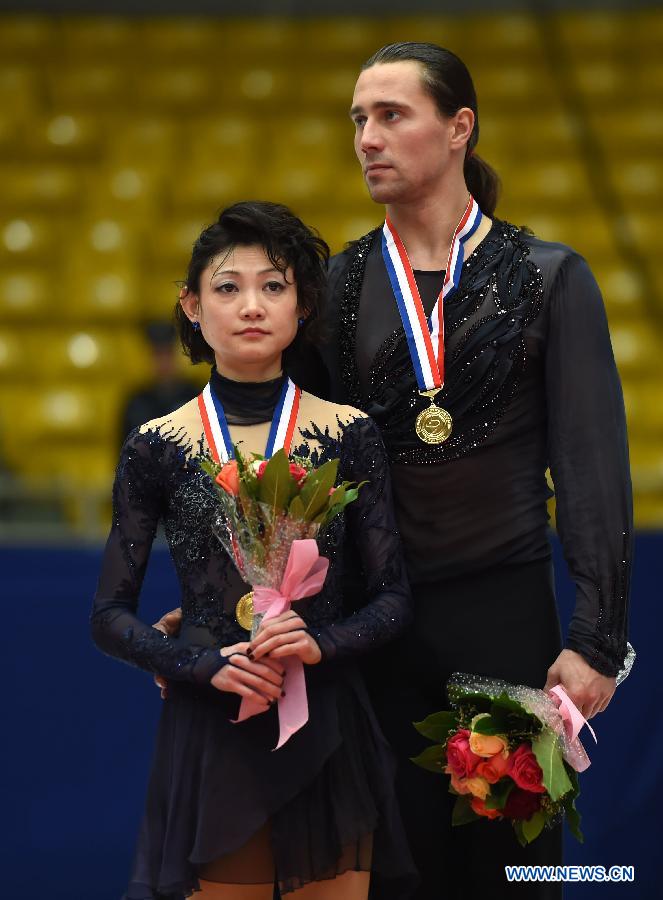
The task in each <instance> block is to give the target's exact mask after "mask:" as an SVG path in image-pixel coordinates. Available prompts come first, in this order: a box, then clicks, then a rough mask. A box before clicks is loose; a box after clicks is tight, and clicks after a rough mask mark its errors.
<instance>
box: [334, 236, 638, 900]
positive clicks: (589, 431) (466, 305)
mask: <svg viewBox="0 0 663 900" xmlns="http://www.w3.org/2000/svg"><path fill="white" fill-rule="evenodd" d="M379 236H380V232H379V231H374V232H371V233H370V234H368V235H366V236H365V237H364V238H362V239H361V240H359V241H358V242H356V243H355V244H353V245H352V246H350V247H349V248H348V249H347V250H346V251H345V252H344V253H342V254H339V255H338V256H336V257H334V258H333V259H332V261H331V264H330V288H329V294H328V306H327V309H326V313H325V315H326V333H327V336H328V342H327V346H326V348H325V351H324V360H325V364H326V368H327V378H328V382H327V390H328V393H329V395H330V396H331V398H332V399H333V400H335V401H337V402H350V403H352V404H353V405H355V406H357V407H359V408H361V409H363V410H365V411H366V412H368V413H369V415H371V416H372V417H373V419H374V420H375V421H376V422H377V424H378V426H379V428H380V430H381V433H382V435H383V438H384V441H385V445H386V447H387V453H388V456H389V461H390V464H391V472H392V480H393V485H394V497H395V504H396V514H397V521H398V526H399V529H400V531H401V534H402V536H403V542H404V547H405V554H406V560H407V564H408V571H409V576H410V581H411V585H412V591H413V597H414V603H415V619H414V626H413V628H412V629H411V630H410V631H409V632H408V633H407V635H406V636H405V637H404V638H403V639H402V640H400V641H399V642H397V644H395V645H392V646H391V647H389V648H386V649H385V651H384V652H383V654H381V655H382V656H383V657H384V658H383V660H382V664H381V665H378V664H376V663H375V662H373V661H372V662H371V670H370V671H369V672H368V675H369V677H370V679H371V681H372V683H373V688H372V690H373V693H374V698H375V702H376V704H377V710H378V715H379V718H380V721H381V724H382V725H383V727H384V729H385V733H386V734H387V736H388V737H389V739H390V741H391V742H392V744H393V745H394V747H395V748H396V750H397V752H398V756H399V760H400V772H399V782H400V783H399V796H400V800H401V808H402V810H403V813H404V816H405V823H406V829H407V831H408V837H409V838H410V842H411V846H412V848H413V852H414V854H415V860H416V862H417V865H418V866H419V868H420V870H421V871H422V873H423V876H424V879H423V885H422V887H421V889H420V893H419V894H417V895H416V896H417V897H418V898H421V900H427V898H429V897H433V896H435V897H437V896H444V897H445V898H448V900H452V898H456V897H459V898H460V897H466V896H470V895H469V894H466V893H463V891H464V887H463V885H464V884H465V879H466V878H467V876H468V873H469V872H472V878H473V882H472V883H473V887H474V888H475V889H476V894H477V896H478V895H479V893H480V892H483V891H484V890H490V891H491V892H493V893H494V892H495V891H498V892H499V891H501V890H505V882H504V872H503V866H504V863H505V862H508V863H511V862H517V861H526V862H552V863H555V862H558V861H559V859H560V854H561V841H560V840H559V837H558V835H555V834H554V833H553V834H551V835H546V836H544V837H543V838H541V839H539V840H538V841H537V842H535V844H534V845H532V847H531V848H529V850H528V851H527V852H525V851H521V849H520V848H519V847H518V845H517V844H516V843H515V841H514V840H513V837H512V835H511V834H510V832H509V826H506V825H505V827H504V828H501V824H500V823H497V824H495V823H490V826H486V824H485V823H478V825H477V826H469V827H467V828H458V829H453V831H452V830H451V829H450V827H449V822H450V810H449V806H448V804H449V799H448V795H447V793H446V784H444V779H439V780H436V779H434V778H432V777H431V776H429V775H428V774H427V773H425V772H421V771H420V770H418V769H416V768H415V767H414V766H412V765H411V763H410V762H409V757H411V756H413V755H415V754H416V753H418V752H420V750H421V749H422V747H423V745H424V742H422V741H421V740H420V738H419V736H418V735H417V734H416V733H415V732H414V730H413V729H412V727H411V722H412V720H413V719H421V718H423V717H425V716H426V715H427V714H428V713H430V712H432V711H434V710H436V709H440V708H442V707H443V706H444V705H445V699H444V696H443V684H444V683H445V680H446V679H447V677H448V676H449V675H450V674H451V672H453V671H454V670H460V671H466V672H471V673H475V674H484V675H488V676H493V677H498V678H504V679H506V680H509V681H513V682H516V683H525V684H531V685H532V686H535V687H543V684H544V682H545V679H546V672H547V668H548V666H550V665H551V663H552V662H553V661H554V659H555V658H556V656H557V654H558V653H559V651H560V649H561V647H562V643H561V635H560V631H559V624H558V620H557V613H556V607H555V598H554V588H553V578H552V564H551V549H550V543H549V536H548V515H547V507H546V501H547V499H548V498H549V497H550V490H549V488H548V485H547V481H546V470H547V469H548V467H549V468H550V471H551V474H552V479H553V481H554V484H555V494H556V498H557V525H558V530H559V534H560V538H561V541H562V546H563V550H564V554H565V557H566V560H567V563H568V565H569V569H570V573H571V576H572V577H573V579H574V581H575V584H576V589H577V590H576V596H577V602H576V608H575V613H574V616H573V619H572V622H571V624H570V627H569V629H568V633H567V635H566V643H565V646H566V647H568V648H570V649H572V650H575V651H577V652H578V653H580V654H581V655H582V656H583V657H584V658H585V659H586V660H587V661H588V662H589V663H590V665H592V666H593V667H594V668H595V669H596V670H598V671H599V672H601V673H603V674H606V675H615V674H616V673H617V672H618V671H619V669H620V668H621V666H622V664H623V662H624V659H625V656H626V650H627V646H626V639H627V618H628V617H627V598H628V591H629V573H630V560H631V544H632V508H631V490H630V477H629V468H628V450H627V440H626V426H625V416H624V406H623V400H622V394H621V388H620V384H619V377H618V375H617V370H616V367H615V363H614V358H613V354H612V349H611V345H610V338H609V334H608V328H607V322H606V317H605V312H604V308H603V302H602V298H601V295H600V292H599V289H598V287H597V285H596V282H595V280H594V278H593V276H592V274H591V272H590V270H589V267H588V266H587V264H586V262H585V261H584V260H583V259H582V257H580V256H579V255H578V254H576V253H575V252H574V251H572V250H571V249H570V248H568V247H565V246H563V245H560V244H552V243H546V242H543V241H540V240H538V239H537V238H535V237H534V236H533V235H531V234H529V233H527V232H525V231H523V230H521V229H518V228H516V227H514V226H512V225H509V224H508V223H505V222H501V221H499V220H494V221H493V223H492V226H491V229H490V231H489V232H488V234H487V236H486V237H485V238H484V239H483V240H482V241H481V242H480V244H479V245H478V247H477V249H476V250H475V251H474V252H473V253H472V254H471V255H470V256H469V257H468V259H467V260H466V261H465V263H464V265H463V270H462V275H461V280H460V284H459V287H458V290H457V291H456V292H455V293H453V294H452V295H451V296H450V297H449V298H448V300H447V301H445V305H444V322H445V348H446V353H445V369H446V381H445V385H444V389H443V391H442V392H441V393H440V394H439V395H438V397H437V398H436V402H437V403H438V404H439V405H440V406H442V407H444V408H445V409H447V410H448V411H449V413H450V414H451V415H452V417H453V422H454V425H453V432H452V434H451V437H450V438H449V440H448V441H447V442H446V443H444V444H441V445H438V446H429V445H426V444H424V443H422V442H421V441H420V440H419V438H418V437H417V435H416V432H415V427H414V424H415V419H416V416H417V415H418V413H419V412H420V411H421V410H423V409H424V408H425V407H426V406H427V405H428V403H429V401H428V400H427V399H425V398H423V397H421V396H420V395H419V393H418V389H417V383H416V379H415V375H414V369H413V365H412V362H411V359H410V354H409V349H408V345H407V340H406V337H405V333H404V330H403V327H402V323H401V320H400V316H399V312H398V309H397V306H396V302H395V299H394V296H393V292H392V289H391V285H390V282H389V278H388V275H387V272H386V268H385V266H384V262H383V259H382V254H381V247H380V239H379ZM443 274H444V273H443V272H416V271H415V277H416V280H417V284H418V286H419V291H420V294H421V297H422V302H423V304H424V308H425V311H426V314H427V315H430V313H431V311H432V308H433V305H434V303H435V300H436V299H437V295H438V293H439V291H440V289H441V285H442V278H443ZM390 676H392V677H391V678H390ZM482 836H483V838H485V840H484V839H483V838H482ZM477 873H481V874H477ZM476 879H478V880H476ZM521 891H523V892H524V891H526V889H525V888H524V887H522V886H521ZM525 895H526V896H531V897H536V898H544V897H557V896H559V894H558V887H556V886H554V885H548V886H544V885H530V887H529V893H527V894H525V893H523V896H525ZM377 896H379V895H377ZM497 896H502V894H501V893H498V894H497Z"/></svg>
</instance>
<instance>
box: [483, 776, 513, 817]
mask: <svg viewBox="0 0 663 900" xmlns="http://www.w3.org/2000/svg"><path fill="white" fill-rule="evenodd" d="M514 787H515V784H514V782H513V781H512V780H511V779H510V778H500V780H499V781H498V782H497V784H491V786H490V794H488V796H487V797H486V799H485V801H484V802H485V806H486V809H504V804H505V803H506V800H507V797H508V796H509V794H510V793H511V791H512V790H513V789H514Z"/></svg>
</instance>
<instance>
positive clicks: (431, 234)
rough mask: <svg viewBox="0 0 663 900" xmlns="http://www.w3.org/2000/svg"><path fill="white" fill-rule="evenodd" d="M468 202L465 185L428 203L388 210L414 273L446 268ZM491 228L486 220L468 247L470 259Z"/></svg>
mask: <svg viewBox="0 0 663 900" xmlns="http://www.w3.org/2000/svg"><path fill="white" fill-rule="evenodd" d="M468 198H469V193H468V190H467V187H466V186H465V182H464V181H463V182H462V183H459V184H458V185H455V186H454V187H453V188H451V189H449V190H445V191H444V192H440V193H439V194H437V195H433V196H430V197H428V198H426V199H425V200H424V201H418V202H413V203H393V204H389V205H388V206H387V215H388V216H389V219H390V221H391V222H393V224H394V226H395V227H396V231H397V232H398V234H399V236H400V238H401V240H402V241H403V243H404V244H405V249H406V250H407V255H408V257H409V260H410V263H411V264H412V268H413V269H422V270H424V271H434V270H438V269H444V268H445V266H446V264H447V257H448V255H449V247H450V245H451V239H452V238H453V234H454V231H455V230H456V226H457V225H458V223H459V221H460V219H461V217H462V215H463V213H464V212H465V207H466V206H467V201H468ZM490 225H491V222H490V219H487V217H486V216H484V219H483V221H482V223H481V226H480V228H478V229H477V231H476V232H475V234H473V235H472V237H471V238H470V239H469V240H468V241H467V243H466V244H465V256H466V257H467V256H468V255H469V254H470V253H471V252H472V251H473V250H474V249H475V247H476V246H477V245H478V244H479V242H480V241H481V240H482V239H483V238H484V237H485V236H486V234H487V233H488V229H489V228H490Z"/></svg>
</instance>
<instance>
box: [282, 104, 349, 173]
mask: <svg viewBox="0 0 663 900" xmlns="http://www.w3.org/2000/svg"><path fill="white" fill-rule="evenodd" d="M353 129H354V126H353V125H352V123H351V122H350V120H349V119H348V120H347V121H345V120H342V119H338V118H335V117H324V118H323V117H321V116H302V117H300V118H291V119H282V118H279V119H277V120H276V121H274V122H272V123H271V124H270V128H269V132H268V134H269V147H270V149H269V160H268V164H269V165H270V166H271V165H274V166H278V167H286V166H290V167H292V166H296V165H304V166H311V165H314V164H321V165H325V164H329V165H332V166H334V167H336V166H338V165H339V164H340V163H341V159H342V158H343V157H348V156H351V155H352V154H353V150H352V140H353Z"/></svg>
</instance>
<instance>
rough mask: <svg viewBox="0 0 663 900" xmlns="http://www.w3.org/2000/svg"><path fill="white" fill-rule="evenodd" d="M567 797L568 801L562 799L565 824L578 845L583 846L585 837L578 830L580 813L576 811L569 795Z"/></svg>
mask: <svg viewBox="0 0 663 900" xmlns="http://www.w3.org/2000/svg"><path fill="white" fill-rule="evenodd" d="M568 796H569V799H568V800H567V799H566V798H564V813H565V815H566V824H567V825H568V826H569V831H570V832H571V834H572V835H573V837H574V838H575V839H576V840H577V841H578V843H580V844H584V843H585V837H584V835H583V833H582V831H581V830H580V813H579V812H578V810H577V809H576V803H575V798H574V797H572V796H571V795H570V794H569V795H568Z"/></svg>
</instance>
